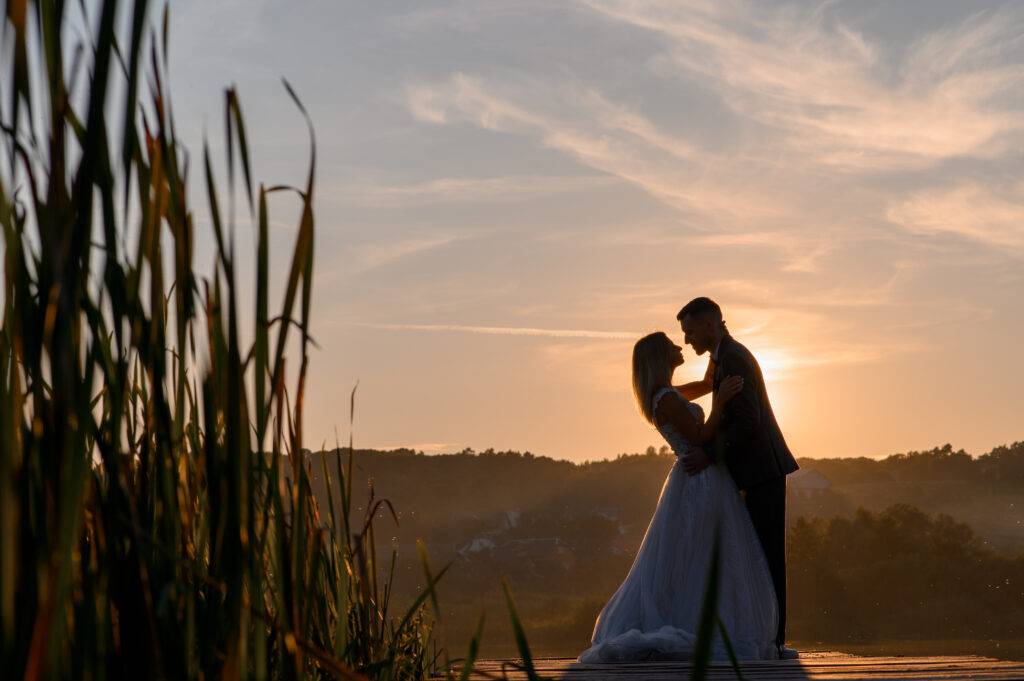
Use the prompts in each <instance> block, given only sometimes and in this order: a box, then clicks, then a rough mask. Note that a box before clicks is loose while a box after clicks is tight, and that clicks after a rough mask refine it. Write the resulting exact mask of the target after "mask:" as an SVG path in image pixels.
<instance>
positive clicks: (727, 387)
mask: <svg viewBox="0 0 1024 681" xmlns="http://www.w3.org/2000/svg"><path fill="white" fill-rule="evenodd" d="M741 390H743V379H742V378H740V377H738V376H730V377H728V378H727V379H725V380H724V381H722V385H720V386H719V387H718V392H717V393H715V397H714V400H713V401H712V403H711V414H709V415H708V420H707V421H706V422H705V423H704V425H701V424H700V422H698V421H697V419H696V418H694V416H693V414H692V413H691V412H690V410H689V409H687V408H686V403H685V402H684V401H683V400H672V399H663V400H661V401H660V402H658V408H657V409H656V410H655V418H656V419H657V421H658V423H671V424H672V425H674V426H675V427H676V429H677V430H678V431H679V432H680V434H682V436H683V437H685V438H686V440H687V442H689V443H690V444H691V445H695V446H698V447H699V446H700V445H703V444H705V443H707V442H710V441H711V439H712V438H713V437H714V436H715V431H716V430H718V424H719V423H720V422H721V420H722V408H723V407H724V406H725V403H726V402H728V401H729V400H731V399H732V398H733V397H734V396H735V395H736V394H738V393H739V392H740V391H741Z"/></svg>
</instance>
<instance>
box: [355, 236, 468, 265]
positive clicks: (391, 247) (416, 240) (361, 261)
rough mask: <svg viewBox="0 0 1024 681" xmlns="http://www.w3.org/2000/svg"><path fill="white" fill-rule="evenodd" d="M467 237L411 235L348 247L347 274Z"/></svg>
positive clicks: (388, 263)
mask: <svg viewBox="0 0 1024 681" xmlns="http://www.w3.org/2000/svg"><path fill="white" fill-rule="evenodd" d="M469 238H470V237H469V236H468V235H461V234H453V233H445V232H429V233H422V234H413V235H409V236H405V237H402V238H400V239H395V240H391V241H373V242H368V243H363V244H356V245H353V246H351V247H350V249H349V256H348V258H347V262H346V268H347V272H348V273H349V274H358V273H362V272H366V271H367V270H372V269H374V268H377V267H381V266H384V265H390V264H391V263H393V262H396V261H398V260H402V259H403V258H407V257H409V256H411V255H416V254H418V253H423V252H425V251H430V250H434V249H437V248H441V247H443V246H447V245H449V244H452V243H455V242H457V241H463V240H465V239H469Z"/></svg>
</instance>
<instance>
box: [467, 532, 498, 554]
mask: <svg viewBox="0 0 1024 681" xmlns="http://www.w3.org/2000/svg"><path fill="white" fill-rule="evenodd" d="M496 546H497V544H495V543H494V541H493V540H491V539H488V538H487V537H476V538H474V539H473V540H471V541H470V542H469V543H468V544H466V545H465V546H463V547H462V548H461V549H459V552H458V553H459V555H460V556H462V557H463V558H465V557H467V556H469V555H470V554H472V553H480V552H481V551H493V550H494V549H495V547H496Z"/></svg>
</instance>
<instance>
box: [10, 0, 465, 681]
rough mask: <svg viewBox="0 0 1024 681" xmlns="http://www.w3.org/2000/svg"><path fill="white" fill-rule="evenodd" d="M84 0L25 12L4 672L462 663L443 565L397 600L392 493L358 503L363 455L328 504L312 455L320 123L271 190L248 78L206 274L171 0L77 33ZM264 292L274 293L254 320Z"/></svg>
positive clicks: (17, 74)
mask: <svg viewBox="0 0 1024 681" xmlns="http://www.w3.org/2000/svg"><path fill="white" fill-rule="evenodd" d="M71 4H72V3H65V2H62V1H58V0H38V1H36V2H27V1H26V0H9V1H8V2H5V3H4V4H3V7H4V12H3V24H2V39H0V45H2V46H3V51H2V53H0V56H2V60H3V61H2V65H0V68H2V74H3V75H2V79H0V83H2V85H0V100H2V105H0V120H2V124H3V128H2V137H0V139H2V140H3V148H2V152H0V156H2V158H0V227H2V231H3V237H2V238H3V269H4V289H3V301H2V302H3V324H2V330H0V386H2V391H0V549H2V553H0V665H2V668H3V670H4V673H3V675H4V678H12V679H14V678H18V679H22V678H23V679H28V680H34V679H51V678H62V679H63V678H73V679H122V678H124V679H141V678H147V679H161V678H165V679H211V678H225V679H260V680H262V679H305V678H344V679H359V678H366V677H372V678H378V679H418V678H423V677H424V676H425V675H427V674H428V673H431V672H433V671H442V672H445V671H447V670H448V665H447V660H446V659H445V656H444V652H443V651H436V650H434V647H433V646H432V644H431V642H430V636H431V623H430V617H429V613H428V611H427V610H426V605H427V602H428V600H429V599H430V597H431V596H432V595H433V593H434V592H433V583H434V581H435V579H436V578H438V577H439V576H440V574H438V575H432V574H431V573H430V571H429V569H427V573H426V588H425V589H424V590H423V594H422V596H421V598H420V599H418V600H417V601H416V602H415V603H413V604H412V606H411V607H410V608H409V609H408V610H407V611H405V612H400V613H394V612H390V611H389V598H390V591H389V589H390V580H389V579H388V578H387V569H386V568H387V566H386V565H383V566H382V565H378V562H377V550H376V547H375V542H374V528H373V519H374V516H375V515H376V514H377V512H378V511H382V510H385V509H387V508H388V505H387V502H383V501H379V500H378V501H375V502H374V504H373V505H371V507H370V508H369V509H367V512H366V513H365V515H364V516H360V517H354V516H353V515H352V514H351V513H350V508H351V504H350V499H351V496H352V471H351V466H349V468H348V470H345V469H344V466H343V465H342V464H341V463H340V462H339V463H338V465H337V466H336V467H335V469H334V470H331V471H322V472H321V474H322V475H324V476H326V478H327V479H328V481H329V484H330V486H331V492H330V495H329V503H328V505H327V507H326V508H324V507H323V506H320V505H318V504H317V501H316V499H315V498H314V497H313V495H312V494H311V492H310V482H309V480H310V473H309V470H308V464H307V463H305V462H304V461H303V459H302V457H301V456H287V455H289V454H292V453H299V452H302V451H303V433H302V411H303V400H304V386H305V383H306V376H307V370H308V366H309V348H310V344H311V342H312V341H311V338H310V332H309V331H310V294H311V286H312V274H313V249H314V215H313V198H314V190H315V183H314V180H315V166H316V164H315V144H314V143H313V129H312V125H311V124H310V128H309V130H310V142H311V151H310V154H311V160H310V163H309V173H308V177H307V178H306V179H305V182H304V183H303V184H302V185H301V186H299V187H285V186H274V187H265V186H263V185H255V184H254V183H253V181H252V178H251V175H250V171H251V165H250V158H249V152H248V146H247V139H246V129H245V123H244V119H243V116H242V109H241V105H240V103H239V98H238V96H237V93H236V92H235V91H234V90H233V89H229V90H227V91H226V92H225V100H224V125H225V129H224V143H225V147H226V158H225V159H224V160H225V165H224V166H223V170H221V172H222V173H224V174H225V175H226V177H227V184H228V191H227V196H228V198H229V203H228V204H227V206H228V207H229V210H227V211H224V210H223V208H224V207H225V202H224V201H223V199H222V195H221V192H220V191H219V189H218V184H217V179H216V177H217V175H216V173H215V172H214V164H213V162H212V160H211V158H210V155H209V153H208V151H207V150H206V149H204V153H203V156H202V163H201V167H202V172H203V175H204V180H205V182H204V184H205V196H204V197H203V198H204V200H205V201H204V202H205V203H206V204H207V205H206V206H205V208H206V209H207V211H208V216H209V221H210V222H211V223H212V232H213V234H212V236H213V240H214V242H215V244H216V249H215V263H214V265H213V268H212V272H211V273H209V275H208V276H205V277H204V276H201V275H200V274H199V273H198V272H197V270H196V268H195V265H194V262H193V248H194V240H195V238H196V235H195V224H196V219H195V217H194V209H193V204H192V202H191V198H190V197H189V195H188V186H189V185H188V179H187V176H188V172H189V163H188V155H187V153H186V152H185V150H184V149H183V148H182V145H181V144H180V143H179V140H178V139H177V137H176V134H175V127H174V121H173V116H172V114H171V104H170V97H169V94H168V92H167V91H166V89H165V85H164V84H165V83H166V68H167V24H168V22H167V9H166V7H165V8H164V11H163V17H162V24H160V22H159V21H157V22H156V23H157V24H158V27H156V28H153V27H152V25H153V21H151V19H152V17H150V16H149V9H150V8H149V7H148V4H149V3H148V2H147V1H146V0H134V2H131V3H128V2H125V3H118V2H117V1H116V0H106V1H104V2H102V3H95V4H93V10H94V11H92V12H91V14H92V16H90V17H89V21H88V23H89V24H91V27H90V30H92V31H94V32H93V33H92V34H89V35H87V36H86V37H85V38H84V39H83V41H82V42H79V43H76V44H71V45H68V44H65V42H64V41H65V40H67V39H68V37H69V36H71V35H73V34H74V31H73V30H72V29H71V28H69V25H68V24H69V19H68V17H67V15H68V14H69V12H70V11H71V9H69V7H68V6H69V5H71ZM119 4H123V5H124V6H123V7H119ZM72 9H74V10H76V11H77V10H78V9H79V8H78V7H74V8H72ZM82 11H86V10H85V6H84V4H83V5H82ZM119 12H120V14H119ZM125 13H126V14H125ZM118 16H121V18H122V19H123V18H125V17H127V22H128V23H127V26H128V35H127V36H123V37H120V36H118V34H117V30H116V26H117V25H119V24H118V21H116V19H117V17H118ZM157 19H159V17H157ZM143 74H144V75H143ZM285 88H286V89H287V93H288V95H290V96H291V97H292V98H293V99H294V101H295V103H296V106H297V108H298V111H297V114H299V113H300V114H301V115H306V114H305V110H304V109H303V107H302V104H301V103H300V102H299V99H298V98H297V97H296V96H295V93H294V92H293V91H292V90H291V88H290V87H289V86H288V85H287V83H286V84H285ZM143 92H144V93H146V94H145V96H144V97H143V96H142V93H143ZM114 93H117V94H116V95H115V94H114ZM282 96H284V93H283V92H282ZM112 112H113V113H112ZM306 119H307V122H308V120H309V118H308V116H306ZM115 122H116V127H115ZM239 188H240V189H241V192H240V193H241V194H243V195H244V199H245V204H244V206H245V208H243V209H242V210H239V211H238V212H239V213H241V214H243V215H245V216H246V221H245V225H246V227H247V228H251V229H254V230H255V232H256V239H255V241H256V244H257V247H256V252H255V254H254V255H255V262H256V268H255V269H256V274H255V281H252V282H241V281H239V280H238V279H236V274H235V272H236V266H235V263H236V253H235V246H234V243H235V239H234V231H235V229H236V225H235V224H234V223H235V218H234V215H235V212H236V211H235V210H234V208H235V206H234V204H235V202H234V198H233V197H234V194H235V192H236V191H237V190H238V189H239ZM282 194H289V195H292V196H294V197H297V198H298V201H299V204H300V210H299V219H298V224H297V226H296V232H295V233H296V237H295V243H294V250H293V253H292V257H291V264H290V268H289V270H288V272H287V276H286V278H285V282H286V284H285V289H284V291H283V292H282V293H281V299H280V300H281V302H280V304H279V306H277V307H275V308H273V309H272V308H271V305H270V298H271V295H270V294H271V291H269V290H268V283H267V282H268V279H269V257H268V249H269V246H268V244H269V238H268V225H269V217H268V215H269V204H270V203H271V200H272V199H274V198H275V197H276V196H278V195H282ZM246 209H247V211H246ZM243 288H246V289H250V290H251V291H253V292H254V294H255V295H254V296H252V297H254V299H255V310H254V313H255V314H254V315H252V318H253V319H254V324H253V326H252V327H251V328H249V329H242V328H240V321H239V320H240V318H243V317H245V318H248V315H243V314H242V312H241V311H240V309H239V293H240V291H241V290H242V289H243ZM242 338H249V339H251V343H249V344H245V345H243V342H242V341H241V340H240V339H242ZM286 349H287V350H288V351H289V352H290V353H291V354H289V353H286ZM284 461H287V462H290V463H287V464H286V463H283V462H284ZM392 565H393V562H392ZM423 565H424V568H427V563H426V558H425V555H424V560H423ZM382 575H383V576H382ZM449 673H450V672H449Z"/></svg>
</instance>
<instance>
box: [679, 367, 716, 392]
mask: <svg viewBox="0 0 1024 681" xmlns="http://www.w3.org/2000/svg"><path fill="white" fill-rule="evenodd" d="M714 379H715V363H714V361H713V360H709V361H708V368H707V371H705V372H704V378H702V379H700V380H699V381H691V382H690V383H684V384H683V385H677V386H674V387H675V389H676V390H678V391H679V394H680V395H682V396H683V397H684V398H686V399H688V400H690V401H691V402H692V401H693V400H695V399H697V398H698V397H704V396H705V395H707V394H708V393H709V392H711V391H712V390H713V389H714V386H715V380H714Z"/></svg>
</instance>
